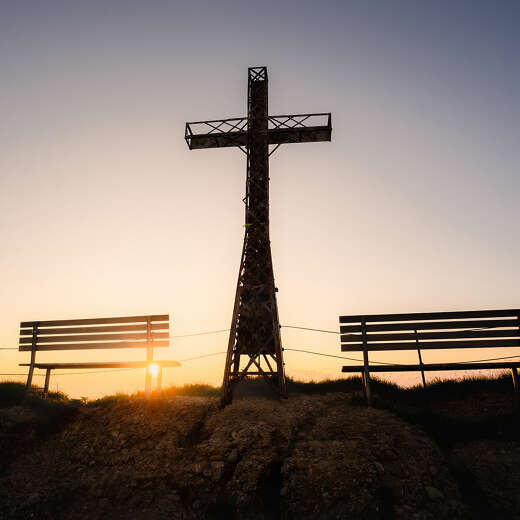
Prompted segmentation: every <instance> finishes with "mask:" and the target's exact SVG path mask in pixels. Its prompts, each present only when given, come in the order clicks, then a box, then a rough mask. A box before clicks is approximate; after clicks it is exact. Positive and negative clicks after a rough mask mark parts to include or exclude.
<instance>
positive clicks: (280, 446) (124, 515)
mask: <svg viewBox="0 0 520 520" xmlns="http://www.w3.org/2000/svg"><path fill="white" fill-rule="evenodd" d="M492 400H493V402H496V397H493V399H492ZM355 402H356V401H355V400H352V396H351V395H349V394H345V393H334V394H327V395H298V394H297V395H293V396H291V397H290V398H289V399H287V400H284V401H273V400H269V399H265V398H254V397H250V398H247V399H237V400H235V401H234V402H233V403H232V404H231V405H229V406H227V407H226V408H224V409H219V407H218V402H217V400H216V399H212V398H197V397H171V398H166V399H162V400H153V401H151V402H149V403H147V402H145V401H144V400H142V399H139V398H130V397H128V398H125V397H117V398H112V399H111V398H109V399H106V400H102V401H99V402H96V403H93V404H89V405H87V406H82V407H80V408H79V411H78V412H77V415H76V416H75V417H74V418H73V419H72V420H71V421H70V422H68V423H67V424H65V425H64V427H63V429H62V430H61V431H59V432H55V433H51V434H49V435H46V436H44V437H41V438H40V437H38V436H37V435H35V434H34V433H33V434H30V433H27V431H26V433H25V435H26V436H27V435H32V439H33V442H32V443H29V442H27V438H26V439H25V441H24V442H23V443H22V444H19V443H18V444H17V443H16V442H14V443H12V445H11V446H12V450H15V452H16V453H15V456H13V457H11V459H12V460H11V462H10V463H9V464H8V465H7V467H6V468H4V471H3V472H1V473H0V518H1V519H2V520H3V519H6V520H7V519H26V518H38V519H39V520H40V519H41V520H46V519H53V520H58V519H71V520H75V519H86V520H94V519H101V518H103V519H116V520H117V519H129V518H131V519H145V518H146V519H150V520H154V519H186V520H189V519H195V518H197V519H200V518H240V519H271V518H272V519H275V518H284V519H292V518H298V519H300V518H302V519H306V518H308V519H311V518H312V519H316V518H318V519H319V518H327V519H328V518H353V519H417V520H419V519H425V520H426V519H432V520H433V519H435V520H440V519H459V518H460V519H466V518H467V519H470V518H477V516H475V515H476V513H475V507H477V508H478V504H477V505H475V503H474V502H472V500H469V501H468V493H470V494H471V493H473V492H478V493H484V494H485V507H488V508H489V504H491V507H492V508H494V509H493V511H500V512H501V513H500V515H502V516H500V515H499V516H494V518H520V516H519V513H520V496H519V495H518V490H519V489H520V471H519V468H518V460H519V459H520V443H519V442H518V440H508V441H496V440H494V441H491V440H485V439H484V440H478V441H472V442H468V443H459V444H457V445H455V446H452V447H450V448H449V449H445V448H443V449H441V448H440V447H439V445H438V444H437V443H436V442H435V441H434V440H433V439H432V438H431V437H430V436H429V435H428V434H427V433H425V431H423V429H421V428H420V427H419V426H416V425H412V424H410V423H409V422H407V421H405V420H403V419H399V418H398V417H397V416H396V415H395V414H393V413H392V412H390V411H388V410H379V409H375V408H367V407H365V406H364V405H361V404H360V405H357V404H355ZM472 402H473V401H472ZM490 402H491V401H490ZM446 406H447V409H448V410H450V409H451V410H455V408H456V407H455V405H454V404H452V403H451V404H450V403H449V404H447V405H446ZM471 406H474V404H472V405H471ZM490 406H491V405H490ZM459 408H460V405H459ZM457 413H458V411H457ZM24 414H25V415H24ZM24 417H25V419H24ZM24 420H26V421H27V424H30V416H29V415H27V412H26V411H23V408H21V407H12V408H7V409H4V410H1V413H0V431H1V432H3V434H4V435H6V432H7V434H8V433H9V431H18V432H19V431H20V423H23V422H24ZM20 446H23V449H20ZM467 475H470V477H467ZM461 479H462V480H461ZM461 482H462V484H461ZM468 482H469V483H470V484H468ZM468 485H469V488H468ZM471 486H473V487H471ZM470 498H471V497H470ZM487 510H488V509H485V508H484V509H482V511H487ZM497 514H498V513H497Z"/></svg>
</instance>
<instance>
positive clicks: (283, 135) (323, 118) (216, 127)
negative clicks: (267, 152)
mask: <svg viewBox="0 0 520 520" xmlns="http://www.w3.org/2000/svg"><path fill="white" fill-rule="evenodd" d="M268 123H269V126H268V128H269V129H268V132H269V144H286V143H308V142H319V141H330V139H331V133H332V124H331V114H330V113H321V114H298V115H281V116H270V117H269V121H268ZM247 134H248V121H247V118H233V119H220V120H214V121H197V122H193V123H186V132H185V135H184V138H185V139H186V142H187V143H188V147H189V148H190V150H194V149H201V148H223V147H229V146H247Z"/></svg>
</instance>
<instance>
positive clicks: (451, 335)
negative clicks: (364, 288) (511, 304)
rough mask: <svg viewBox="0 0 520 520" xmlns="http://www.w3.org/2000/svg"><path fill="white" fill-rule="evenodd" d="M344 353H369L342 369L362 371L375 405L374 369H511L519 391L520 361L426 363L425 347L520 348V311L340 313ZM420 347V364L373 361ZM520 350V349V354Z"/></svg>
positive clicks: (368, 393) (394, 370)
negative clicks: (374, 357)
mask: <svg viewBox="0 0 520 520" xmlns="http://www.w3.org/2000/svg"><path fill="white" fill-rule="evenodd" d="M339 322H340V334H341V350H342V352H363V365H361V366H360V365H350V366H344V367H343V368H342V372H350V373H353V372H360V373H361V375H362V379H363V386H364V389H365V393H366V397H367V402H368V403H369V404H370V372H378V373H380V372H410V371H421V374H422V379H423V384H426V381H425V379H424V372H425V371H430V370H432V371H441V370H479V369H500V368H509V369H511V375H512V378H513V385H514V388H515V390H517V391H518V389H519V381H518V368H519V367H520V362H515V361H506V362H480V363H464V362H460V363H432V364H425V363H423V362H422V356H421V350H424V349H436V350H437V349H459V348H510V347H520V310H518V309H505V310H489V311H461V312H426V313H412V314H372V315H366V316H340V317H339ZM394 350H414V351H416V352H417V354H418V357H419V363H418V364H414V365H400V364H379V365H376V366H374V365H373V364H372V365H370V364H369V359H368V353H369V352H383V351H384V352H388V351H394ZM519 354H520V352H519Z"/></svg>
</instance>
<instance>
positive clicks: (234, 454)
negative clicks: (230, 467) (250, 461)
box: [227, 449, 238, 464]
mask: <svg viewBox="0 0 520 520" xmlns="http://www.w3.org/2000/svg"><path fill="white" fill-rule="evenodd" d="M227 460H228V462H230V463H231V464H234V463H235V462H236V461H237V460H238V450H237V449H233V450H231V452H230V454H229V455H228V458H227Z"/></svg>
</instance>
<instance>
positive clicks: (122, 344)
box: [19, 340, 170, 352]
mask: <svg viewBox="0 0 520 520" xmlns="http://www.w3.org/2000/svg"><path fill="white" fill-rule="evenodd" d="M146 346H147V342H146V341H140V342H138V341H117V342H112V343H62V344H59V343H57V344H49V345H37V348H36V350H37V351H38V352H40V351H46V350H83V349H85V350H91V349H105V348H106V349H110V348H146ZM169 346H170V342H169V341H168V340H159V341H154V342H153V347H154V348H157V347H169ZM19 351H20V352H30V351H31V345H25V344H23V345H20V347H19Z"/></svg>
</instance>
